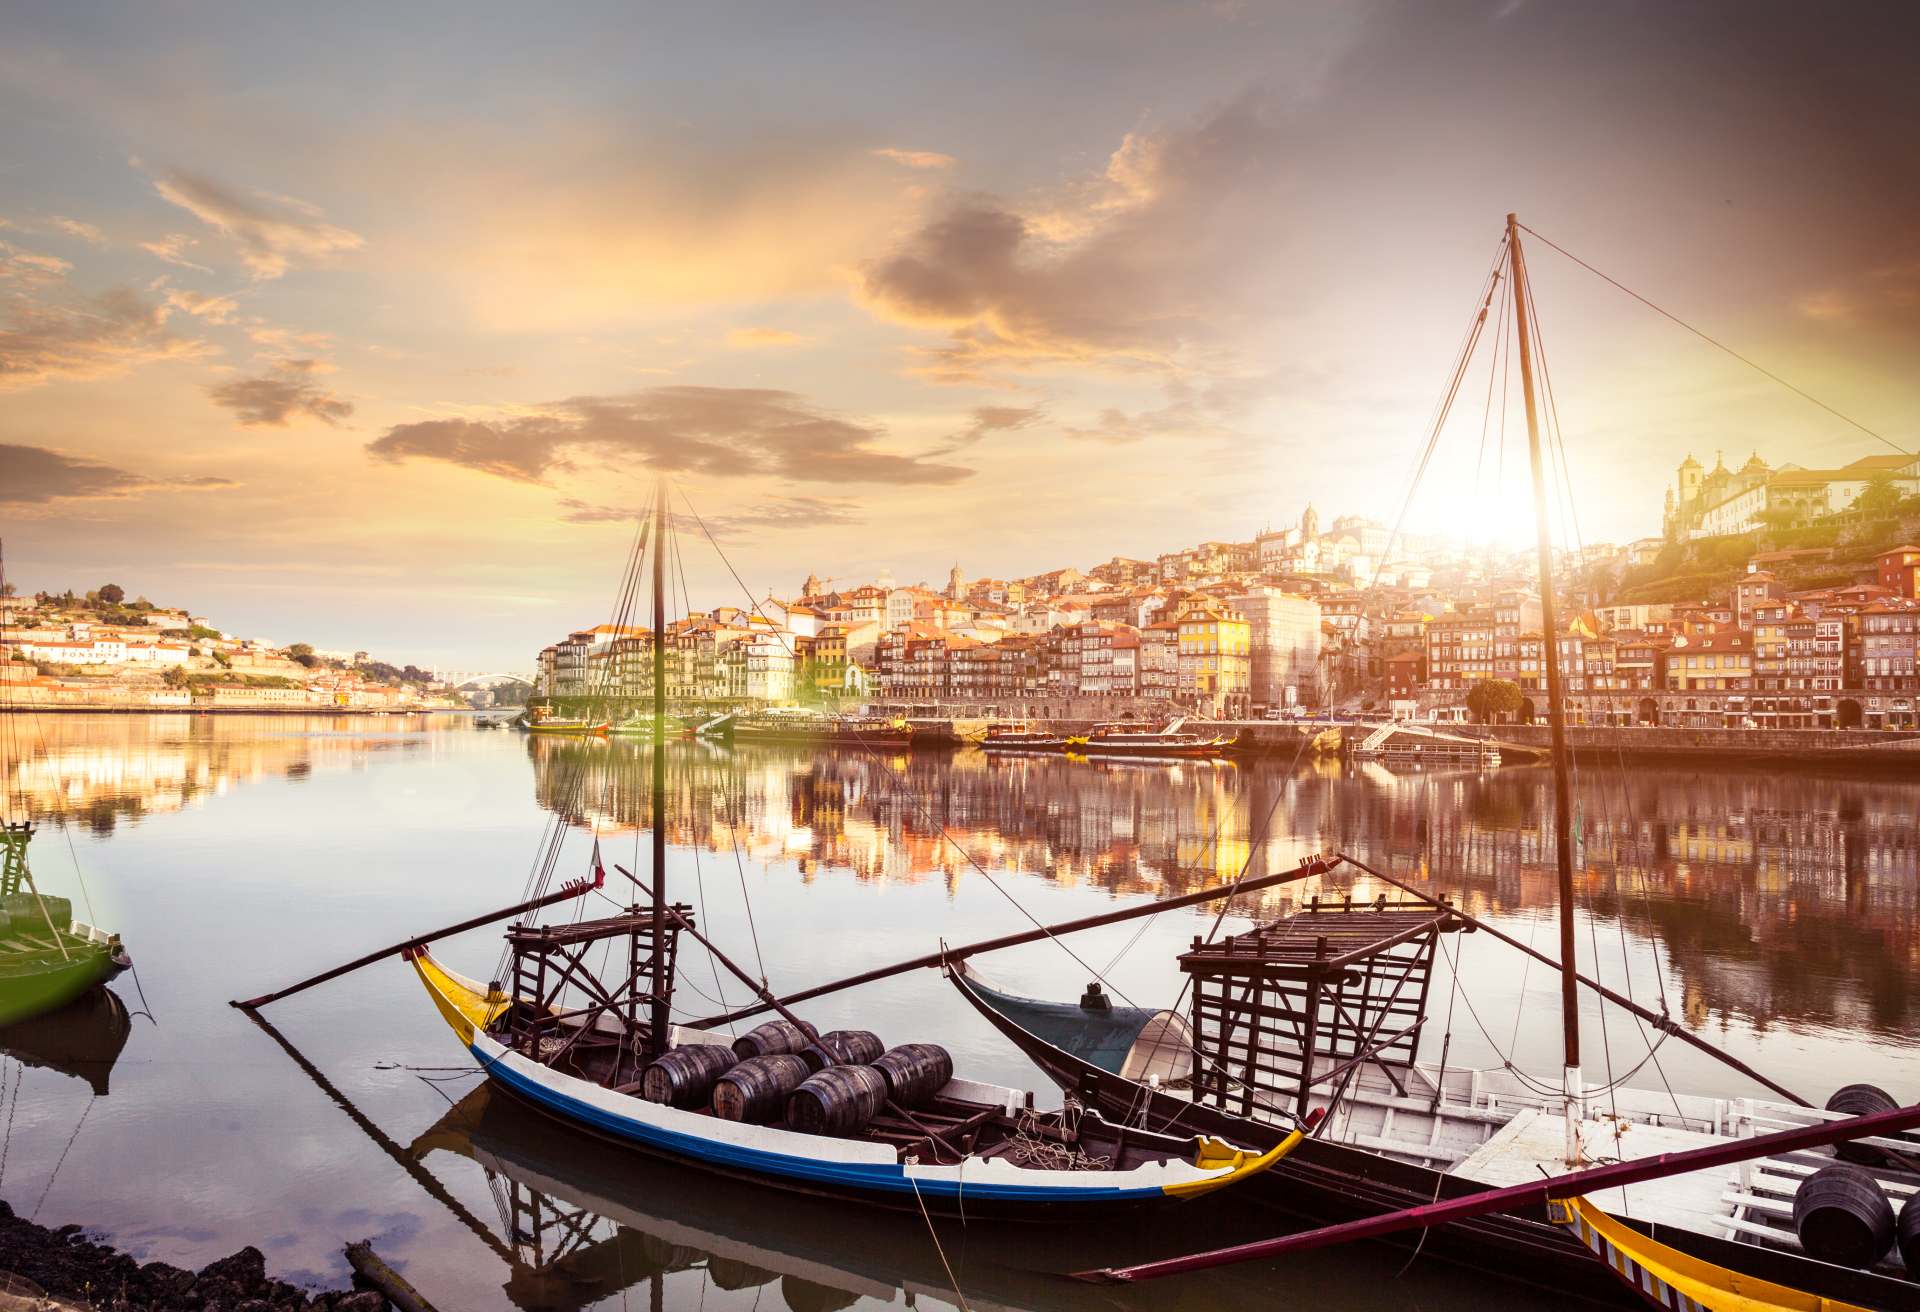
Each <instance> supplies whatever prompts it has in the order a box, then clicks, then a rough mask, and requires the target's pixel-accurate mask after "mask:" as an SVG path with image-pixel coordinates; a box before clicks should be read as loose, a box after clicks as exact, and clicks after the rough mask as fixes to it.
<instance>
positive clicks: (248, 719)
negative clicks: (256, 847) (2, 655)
mask: <svg viewBox="0 0 1920 1312" xmlns="http://www.w3.org/2000/svg"><path fill="white" fill-rule="evenodd" d="M10 719H11V720H12V723H11V724H10V725H9V726H8V727H9V730H10V732H9V736H8V743H9V746H10V747H11V748H13V749H14V751H15V753H16V754H15V755H9V756H8V757H7V758H6V759H5V760H3V761H0V771H4V773H0V788H3V789H5V790H6V794H7V796H6V801H7V807H6V809H7V811H8V813H9V814H14V813H26V814H30V815H32V816H33V817H34V818H35V819H38V820H43V821H49V822H52V823H56V824H60V823H68V822H73V823H79V824H83V825H86V826H88V827H89V828H91V829H94V830H97V831H99V832H101V833H107V832H111V831H112V829H113V827H114V825H115V824H117V823H119V822H120V821H121V820H137V819H139V818H140V817H142V816H146V815H154V814H166V813H168V812H172V811H178V810H180V809H181V808H183V807H185V806H187V805H188V804H189V803H191V802H193V801H195V800H196V799H198V798H201V797H207V796H219V795H221V794H223V793H225V792H227V791H228V790H229V789H232V788H237V787H240V786H242V785H245V784H250V783H255V782H258V781H260V780H262V779H271V778H300V777H302V776H305V775H309V774H313V773H315V772H317V771H330V770H345V769H353V768H357V767H358V766H361V765H363V764H365V762H366V760H367V759H368V758H369V757H370V756H371V755H372V754H374V753H377V752H392V751H412V750H416V749H418V748H420V747H421V746H423V745H424V742H425V739H424V738H423V737H422V735H421V734H420V733H418V732H406V731H405V730H407V729H408V728H415V729H417V727H418V726H420V725H422V724H427V725H431V724H432V723H433V722H432V721H429V720H418V719H407V720H387V719H361V718H353V717H340V716H334V715H328V716H315V717H313V718H311V719H308V718H304V717H299V716H285V715H282V716H273V717H269V718H256V717H252V716H232V715H121V716H91V715H32V716H25V715H15V716H12V717H10Z"/></svg>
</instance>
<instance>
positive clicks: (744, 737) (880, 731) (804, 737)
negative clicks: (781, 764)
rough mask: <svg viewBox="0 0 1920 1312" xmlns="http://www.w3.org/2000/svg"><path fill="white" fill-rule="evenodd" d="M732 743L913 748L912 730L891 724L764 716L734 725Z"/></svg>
mask: <svg viewBox="0 0 1920 1312" xmlns="http://www.w3.org/2000/svg"><path fill="white" fill-rule="evenodd" d="M733 741H734V743H735V744H736V745H741V744H748V743H799V744H805V745H807V746H812V747H862V748H879V749H882V750H886V751H900V750H904V749H905V748H907V747H910V746H911V745H912V744H913V728H912V726H911V725H906V724H901V723H898V722H896V721H892V720H882V719H877V718H865V719H860V718H852V717H842V716H810V715H765V716H752V717H745V716H743V717H741V718H738V719H736V720H735V721H734V722H733Z"/></svg>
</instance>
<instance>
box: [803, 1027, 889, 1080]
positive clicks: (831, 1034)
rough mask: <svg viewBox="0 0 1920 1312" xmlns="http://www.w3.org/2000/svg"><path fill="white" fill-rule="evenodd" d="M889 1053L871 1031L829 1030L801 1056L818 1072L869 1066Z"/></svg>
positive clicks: (878, 1037)
mask: <svg viewBox="0 0 1920 1312" xmlns="http://www.w3.org/2000/svg"><path fill="white" fill-rule="evenodd" d="M886 1050H887V1045H886V1044H884V1043H882V1042H880V1036H879V1035H878V1034H875V1033H873V1032H872V1031H871V1030H829V1031H827V1033H825V1034H822V1035H821V1036H820V1037H819V1038H818V1039H815V1040H814V1041H813V1043H811V1044H810V1045H808V1047H807V1049H806V1050H805V1051H804V1052H802V1053H801V1054H800V1056H801V1057H802V1058H803V1059H804V1060H805V1061H806V1063H807V1065H808V1066H809V1067H810V1068H811V1069H813V1070H816V1071H823V1070H825V1069H826V1068H827V1067H829V1066H865V1065H867V1064H869V1063H870V1062H872V1061H873V1059H874V1058H875V1057H878V1056H879V1055H880V1054H881V1053H883V1052H885V1051H886Z"/></svg>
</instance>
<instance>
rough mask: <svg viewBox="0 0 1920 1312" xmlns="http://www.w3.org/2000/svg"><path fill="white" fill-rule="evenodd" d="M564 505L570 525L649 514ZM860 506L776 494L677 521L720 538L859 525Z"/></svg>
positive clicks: (643, 510)
mask: <svg viewBox="0 0 1920 1312" xmlns="http://www.w3.org/2000/svg"><path fill="white" fill-rule="evenodd" d="M560 505H561V507H562V508H563V509H564V510H565V511H566V512H567V513H566V514H564V515H562V516H561V517H560V518H561V520H562V522H564V523H568V524H630V523H632V522H633V521H634V520H636V519H638V518H640V517H642V516H644V515H645V514H646V513H647V508H646V507H645V506H644V505H641V506H603V505H597V504H595V503H593V502H590V501H580V500H577V499H575V498H573V497H568V498H566V499H565V500H563V501H561V503H560ZM858 508H859V507H858V504H857V503H855V502H852V501H845V500H840V499H838V498H833V497H772V498H769V499H768V500H766V501H763V502H761V503H760V505H758V506H756V507H754V508H753V509H752V510H746V511H741V512H740V513H738V514H733V515H707V516H705V517H704V518H703V519H695V518H694V517H693V516H691V515H680V514H676V515H674V516H673V523H674V527H675V528H680V529H685V530H686V531H687V532H689V533H699V532H701V531H702V528H703V527H704V529H705V531H706V532H709V533H712V534H713V535H714V536H715V537H716V538H731V537H738V536H739V535H740V534H742V533H744V532H747V531H748V530H750V529H766V530H773V531H778V530H781V529H788V528H820V527H823V526H825V525H829V524H857V523H859V522H860V519H859V516H857V515H855V514H854V513H853V512H854V511H855V510H857V509H858Z"/></svg>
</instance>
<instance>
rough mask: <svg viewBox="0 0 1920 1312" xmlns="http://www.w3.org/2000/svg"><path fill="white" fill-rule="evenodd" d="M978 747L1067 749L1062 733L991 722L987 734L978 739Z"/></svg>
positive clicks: (1014, 750)
mask: <svg viewBox="0 0 1920 1312" xmlns="http://www.w3.org/2000/svg"><path fill="white" fill-rule="evenodd" d="M980 749H981V750H982V751H986V752H1064V751H1066V750H1067V738H1066V735H1064V734H1058V733H1052V732H1049V731H1048V730H1045V729H1033V728H1029V727H1027V726H1026V725H1020V724H993V725H988V726H987V735H986V737H984V738H982V739H981V740H980Z"/></svg>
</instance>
